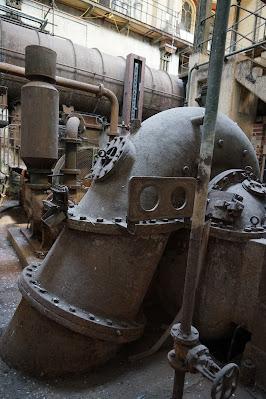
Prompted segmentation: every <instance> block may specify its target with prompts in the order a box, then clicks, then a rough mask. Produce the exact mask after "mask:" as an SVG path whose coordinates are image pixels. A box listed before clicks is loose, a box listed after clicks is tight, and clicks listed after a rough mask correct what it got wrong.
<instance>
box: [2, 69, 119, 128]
mask: <svg viewBox="0 0 266 399" xmlns="http://www.w3.org/2000/svg"><path fill="white" fill-rule="evenodd" d="M0 70H1V71H2V72H4V73H8V74H10V75H13V76H20V77H24V76H25V70H24V68H21V67H17V66H14V65H11V64H6V63H2V62H1V63H0ZM55 80H56V84H58V85H59V86H61V87H67V88H69V89H76V90H80V91H84V92H87V93H93V94H96V95H97V96H100V97H102V96H104V97H106V98H108V100H109V101H110V103H111V116H110V132H109V134H110V136H116V135H117V134H118V114H119V103H118V100H117V97H116V95H115V94H114V93H113V92H112V91H111V90H109V89H107V88H105V87H104V86H103V85H102V84H101V85H99V86H95V85H92V84H89V83H83V82H78V81H76V80H72V79H66V78H61V77H56V79H55Z"/></svg>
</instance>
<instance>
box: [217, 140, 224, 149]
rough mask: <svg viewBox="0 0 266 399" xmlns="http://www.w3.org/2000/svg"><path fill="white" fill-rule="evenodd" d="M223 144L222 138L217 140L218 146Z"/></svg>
mask: <svg viewBox="0 0 266 399" xmlns="http://www.w3.org/2000/svg"><path fill="white" fill-rule="evenodd" d="M223 144H224V140H223V139H220V140H218V145H219V147H222V146H223Z"/></svg>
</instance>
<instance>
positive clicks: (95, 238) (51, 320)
mask: <svg viewBox="0 0 266 399" xmlns="http://www.w3.org/2000/svg"><path fill="white" fill-rule="evenodd" d="M203 114H204V109H201V108H175V109H171V110H167V111H164V112H162V113H160V114H157V115H155V116H153V117H152V118H150V119H148V120H146V121H145V122H144V123H143V124H142V127H141V128H140V129H139V131H138V132H137V133H136V134H135V135H131V136H128V137H123V136H121V137H116V138H114V139H113V140H112V141H111V142H108V143H107V144H106V146H105V147H104V148H103V150H102V157H101V156H99V158H98V160H97V161H96V163H95V165H94V167H93V170H92V174H93V184H92V186H91V188H90V189H89V190H88V192H87V193H86V195H85V196H84V197H83V198H82V200H81V201H80V203H79V204H78V205H77V206H76V207H73V208H70V209H69V218H68V221H67V226H66V228H65V229H64V230H63V232H62V234H61V235H60V236H59V237H58V239H57V241H56V242H55V244H54V245H53V247H52V248H51V250H50V251H49V253H48V255H47V256H46V258H45V260H44V261H43V263H42V264H40V265H31V266H29V267H27V268H26V269H25V270H24V271H23V274H22V276H21V279H20V283H19V284H20V290H21V292H22V295H23V300H22V304H21V305H20V307H19V308H18V309H17V311H16V313H15V315H14V317H13V319H12V320H11V322H10V325H9V327H8V329H7V330H6V332H5V333H4V334H3V337H2V342H1V352H2V356H3V358H4V359H5V360H6V361H7V363H9V364H12V365H13V366H15V367H17V368H21V369H23V370H26V371H27V372H30V373H34V374H38V375H39V374H42V373H45V374H64V373H66V372H70V371H71V370H72V371H85V370H88V369H90V368H91V367H94V366H97V365H99V364H101V363H102V362H103V361H107V360H108V359H109V358H110V357H111V356H112V355H113V354H114V353H115V350H116V349H117V348H118V347H119V345H121V344H123V343H125V342H130V341H132V340H134V339H137V338H138V337H140V336H141V334H142V332H143V328H144V322H143V320H142V318H141V305H142V301H143V298H144V296H145V293H146V291H147V289H148V286H149V284H150V281H151V279H152V277H153V275H154V272H155V270H156V267H157V264H158V262H159V260H160V258H161V256H162V254H163V251H164V248H165V245H166V243H167V240H168V238H169V234H170V231H171V228H174V229H178V228H181V227H182V226H183V225H182V223H180V222H177V221H175V219H174V220H173V221H169V220H168V219H166V220H164V219H163V220H159V219H158V220H151V221H145V223H142V221H141V220H140V221H139V223H137V226H136V231H132V230H130V229H129V224H128V217H127V216H128V214H129V212H128V209H129V208H128V207H129V206H130V203H129V181H130V178H132V177H133V176H135V177H137V176H144V177H145V176H158V177H176V176H191V177H196V171H197V162H198V154H199V147H200V133H201V127H200V126H199V124H195V118H196V119H197V120H200V119H202V116H203ZM216 140H217V145H216V147H215V152H214V162H213V169H212V173H213V175H216V174H217V173H219V172H220V171H221V170H226V169H228V168H230V167H236V166H239V164H241V166H242V167H245V166H247V165H250V166H252V167H253V170H254V171H255V173H257V172H258V164H257V160H256V156H255V152H254V150H253V148H252V146H251V144H250V143H249V141H248V139H247V137H246V136H245V134H244V133H243V132H242V131H241V129H239V127H238V126H237V125H236V124H234V123H233V122H232V121H230V119H229V118H227V117H226V116H224V115H219V116H218V120H217V125H216ZM219 140H223V143H224V145H223V147H220V145H219V144H218V143H219ZM244 151H245V152H244ZM190 197H191V196H190ZM152 199H153V198H152V196H151V195H150V194H149V192H148V194H147V195H146V197H144V205H143V206H144V208H143V209H146V206H149V205H150V201H151V200H152ZM192 200H193V198H187V201H192ZM160 201H162V202H163V201H164V197H163V196H160ZM24 314H27V315H28V317H25V315H24ZM45 319H47V321H46V322H45ZM32 320H35V323H34V325H35V327H34V328H32ZM22 321H23V323H22ZM41 326H42V327H41ZM47 331H50V333H49V334H48V335H47ZM73 333H75V339H76V340H75V341H72V338H71V336H72V335H73ZM62 334H63V335H64V336H67V337H68V338H67V341H68V343H69V344H70V343H71V342H73V345H78V347H79V348H80V346H79V345H81V347H83V348H84V351H86V358H84V357H83V355H82V353H81V352H80V351H77V353H75V352H74V353H72V352H71V351H70V352H69V356H66V355H65V351H68V347H67V346H66V347H65V349H64V348H60V350H58V351H54V352H53V356H52V359H53V361H52V362H51V360H49V362H48V361H47V350H48V349H49V348H54V347H55V342H60V340H59V337H60V336H61V335H62ZM55 336H56V337H55ZM84 336H85V337H86V338H87V337H88V339H89V340H91V341H90V342H91V343H92V345H91V348H89V347H88V341H84ZM36 337H38V338H36ZM79 338H80V339H79ZM94 340H96V343H97V344H96V347H97V349H95V346H94V344H93V342H94ZM65 342H66V341H65V340H64V341H62V344H63V345H64V344H65ZM99 342H100V343H99ZM32 343H34V348H35V350H34V351H32V349H31V350H29V346H31V348H32ZM98 344H99V345H98ZM18 346H19V352H18V350H17V347H18ZM101 346H102V349H101ZM95 351H96V352H97V353H99V354H100V353H103V354H104V355H103V357H104V359H103V357H102V356H98V355H97V354H95ZM90 355H91V356H90ZM88 357H89V358H90V361H88ZM72 360H73V361H74V365H73V367H72V366H71V364H72ZM71 367H72V368H71Z"/></svg>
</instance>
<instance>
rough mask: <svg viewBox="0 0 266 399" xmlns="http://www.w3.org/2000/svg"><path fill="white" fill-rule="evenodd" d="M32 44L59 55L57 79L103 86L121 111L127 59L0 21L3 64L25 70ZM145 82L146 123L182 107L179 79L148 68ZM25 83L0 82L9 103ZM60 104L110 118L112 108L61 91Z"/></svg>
mask: <svg viewBox="0 0 266 399" xmlns="http://www.w3.org/2000/svg"><path fill="white" fill-rule="evenodd" d="M18 38H19V39H18ZM33 44H35V45H41V46H44V47H47V48H50V49H52V50H54V51H55V52H56V53H57V70H56V75H57V76H58V77H60V78H67V79H71V80H77V81H79V82H83V83H89V84H93V85H100V84H104V87H105V88H106V89H109V90H111V91H112V92H114V94H115V95H116V97H117V98H118V102H119V105H120V110H122V107H121V105H122V102H123V94H124V79H125V72H126V59H124V58H123V57H114V56H111V55H108V54H104V53H102V52H101V51H100V50H98V49H96V48H92V49H89V48H87V47H83V46H79V45H77V44H74V43H73V42H72V41H71V40H69V39H64V38H61V37H58V36H51V35H49V34H45V33H41V32H38V31H37V30H34V29H28V28H25V27H22V26H18V25H15V24H11V23H8V22H6V21H3V20H1V21H0V49H1V53H0V54H1V61H2V62H6V63H9V64H14V65H17V66H20V67H24V65H25V48H26V46H28V45H33ZM17 76H18V75H17ZM144 82H145V83H144V86H145V88H144V104H143V119H146V118H148V117H149V116H151V115H153V114H155V113H157V112H160V111H163V110H165V109H169V108H173V107H179V106H182V105H183V100H184V99H183V96H184V92H183V83H182V80H181V79H178V77H177V76H173V75H170V74H168V73H167V72H165V71H159V70H155V69H152V68H149V67H148V66H147V65H146V67H145V79H144ZM23 83H25V82H23V80H21V79H19V78H17V79H14V77H12V78H11V79H10V77H8V76H5V77H2V79H1V84H2V85H4V86H7V87H8V94H9V99H10V100H15V99H19V98H20V88H21V85H22V84H23ZM62 86H63V85H62ZM60 104H66V105H68V106H69V105H74V106H75V109H76V110H79V111H84V112H97V113H100V114H102V115H109V114H110V108H109V107H108V104H106V102H105V101H104V99H102V100H101V101H97V99H95V97H92V96H91V94H90V93H88V92H85V91H84V92H83V93H81V92H76V91H75V90H74V91H73V90H69V88H65V89H63V88H61V90H60Z"/></svg>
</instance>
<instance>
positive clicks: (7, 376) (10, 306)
mask: <svg viewBox="0 0 266 399" xmlns="http://www.w3.org/2000/svg"><path fill="white" fill-rule="evenodd" d="M1 216H2V217H1ZM23 218H24V216H23V214H22V212H21V210H20V209H14V210H12V211H9V212H6V213H5V214H2V215H1V214H0V331H3V329H4V327H5V326H6V325H7V323H8V321H9V320H10V318H11V317H12V314H13V312H14V310H15V308H16V306H17V304H18V303H19V301H20V294H19V291H18V289H17V278H18V275H19V273H20V271H21V266H20V263H19V260H18V258H17V256H16V254H15V252H14V251H13V248H12V247H11V245H10V244H9V242H8V240H7V227H8V226H9V225H10V224H11V225H12V224H14V223H20V222H23V221H24V220H23ZM166 355H167V350H162V351H160V352H159V353H157V354H156V355H154V356H152V357H150V358H148V359H145V360H143V361H138V362H136V363H129V362H128V361H127V357H126V354H125V353H120V354H119V356H118V357H117V358H116V359H114V360H113V361H111V362H109V363H108V364H107V365H106V366H104V367H103V368H101V369H99V370H97V371H94V372H93V373H90V374H89V375H82V376H79V375H77V376H71V377H68V378H62V379H55V380H37V379H34V378H31V377H28V376H26V375H23V374H22V373H20V372H18V371H16V370H14V369H12V368H10V367H8V366H7V365H6V364H5V363H4V362H3V361H1V360H0V399H35V398H36V399H37V398H38V399H85V398H87V399H122V398H123V399H170V398H171V391H172V386H173V371H172V369H171V368H170V366H169V365H168V362H167V358H166ZM196 398H198V399H207V398H210V383H209V382H208V381H206V380H205V379H203V378H202V377H201V376H199V375H188V376H187V379H186V385H185V395H184V399H196ZM234 398H236V399H252V398H256V399H266V394H263V393H261V392H258V391H256V390H253V391H248V390H246V389H244V388H242V387H239V388H238V390H237V392H236V394H235V395H234Z"/></svg>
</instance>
